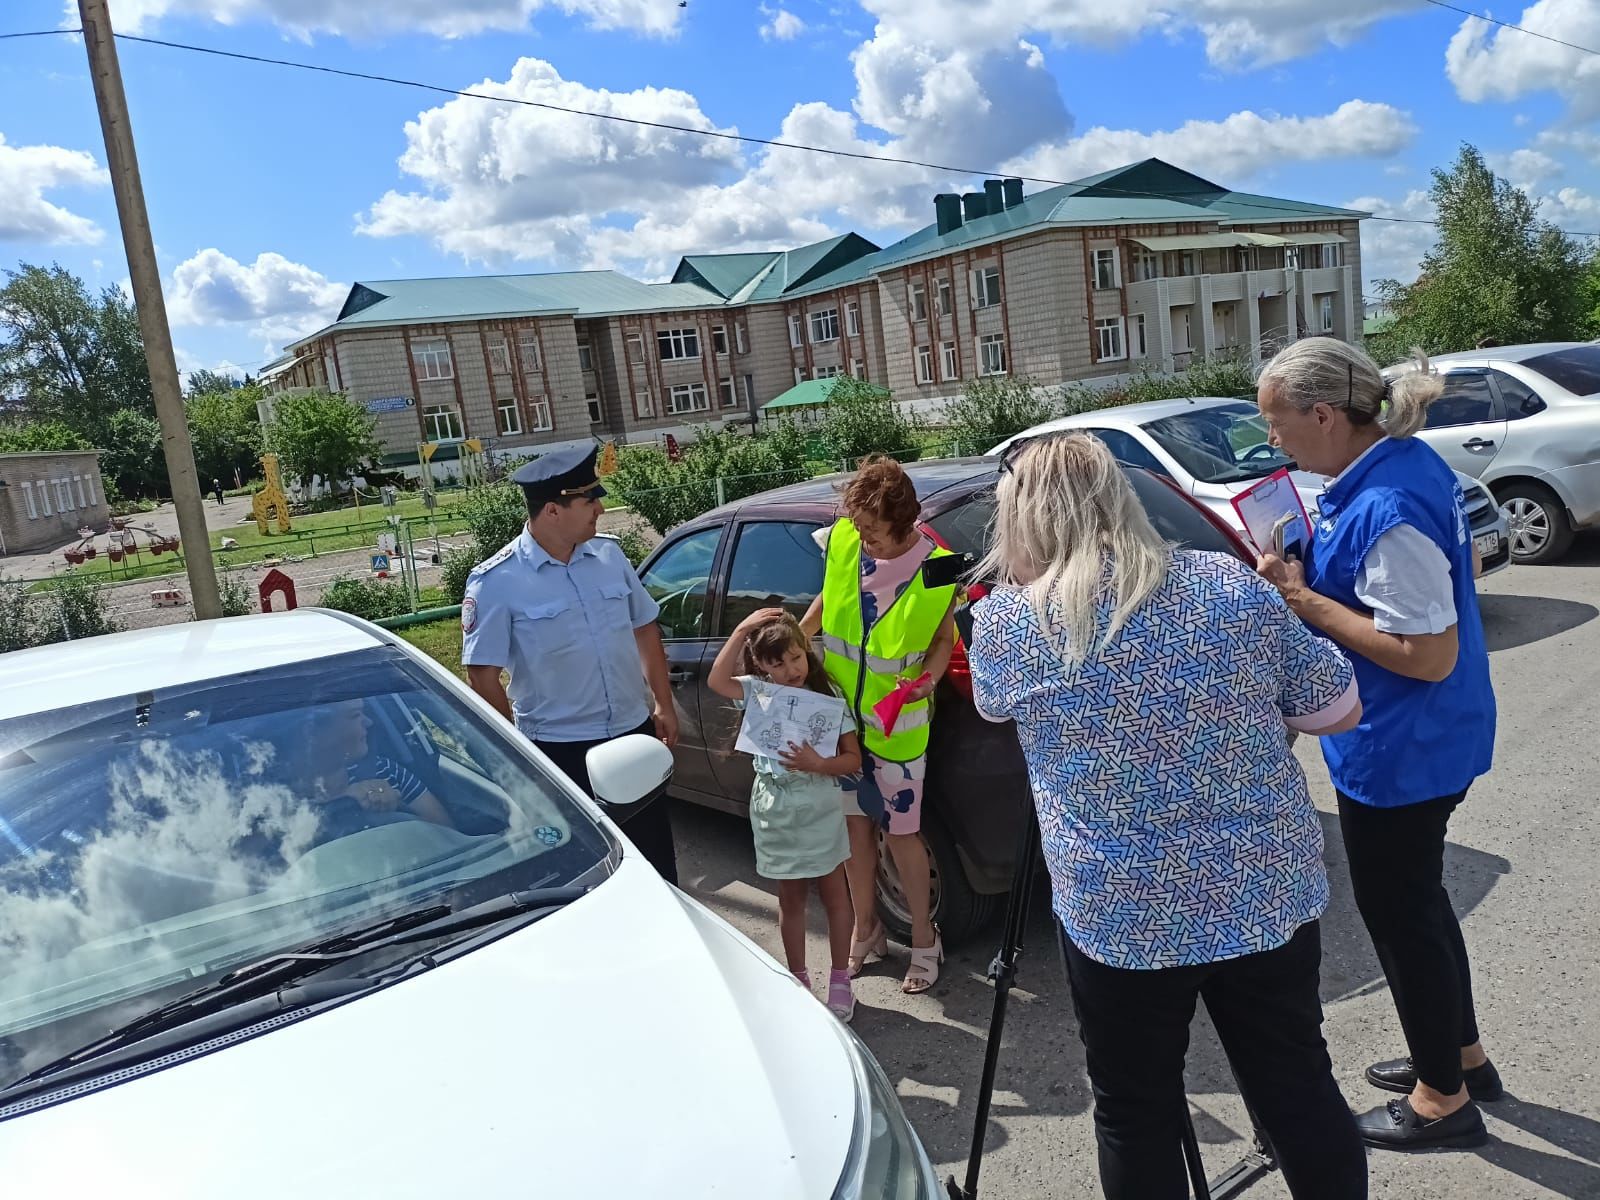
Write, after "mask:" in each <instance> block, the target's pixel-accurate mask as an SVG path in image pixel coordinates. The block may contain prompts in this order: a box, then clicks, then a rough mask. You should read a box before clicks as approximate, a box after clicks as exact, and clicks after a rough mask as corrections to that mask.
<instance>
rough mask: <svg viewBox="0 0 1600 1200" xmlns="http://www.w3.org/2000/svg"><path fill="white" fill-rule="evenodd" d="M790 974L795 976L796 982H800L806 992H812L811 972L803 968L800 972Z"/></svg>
mask: <svg viewBox="0 0 1600 1200" xmlns="http://www.w3.org/2000/svg"><path fill="white" fill-rule="evenodd" d="M789 974H791V975H793V976H794V977H795V980H796V982H798V983H799V984H800V986H801V987H803V988H805V990H806V991H808V992H809V991H810V990H811V972H810V971H808V970H806V968H804V967H801V968H800V969H799V970H798V971H790V972H789Z"/></svg>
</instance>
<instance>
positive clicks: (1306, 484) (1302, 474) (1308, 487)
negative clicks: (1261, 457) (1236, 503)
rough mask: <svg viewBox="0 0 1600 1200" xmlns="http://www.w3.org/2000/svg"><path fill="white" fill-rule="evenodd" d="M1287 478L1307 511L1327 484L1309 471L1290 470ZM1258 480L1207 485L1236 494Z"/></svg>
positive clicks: (1323, 477) (1311, 507)
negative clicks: (1291, 481)
mask: <svg viewBox="0 0 1600 1200" xmlns="http://www.w3.org/2000/svg"><path fill="white" fill-rule="evenodd" d="M1289 478H1290V479H1292V480H1294V487H1295V491H1297V492H1299V493H1300V499H1301V500H1302V501H1303V502H1304V503H1305V506H1306V511H1307V512H1309V511H1310V510H1311V509H1313V508H1315V507H1316V500H1317V497H1318V496H1320V495H1322V493H1323V490H1324V489H1326V488H1327V486H1328V480H1327V478H1326V477H1325V476H1322V475H1313V474H1312V473H1311V472H1310V471H1290V472H1289ZM1260 482H1261V480H1259V479H1246V480H1245V481H1244V482H1243V483H1218V484H1210V485H1208V486H1211V487H1215V488H1217V489H1218V490H1220V491H1221V492H1223V493H1224V494H1226V495H1229V496H1237V495H1238V494H1239V493H1240V492H1242V491H1245V490H1246V489H1247V488H1252V487H1254V486H1255V485H1256V484H1258V483H1260Z"/></svg>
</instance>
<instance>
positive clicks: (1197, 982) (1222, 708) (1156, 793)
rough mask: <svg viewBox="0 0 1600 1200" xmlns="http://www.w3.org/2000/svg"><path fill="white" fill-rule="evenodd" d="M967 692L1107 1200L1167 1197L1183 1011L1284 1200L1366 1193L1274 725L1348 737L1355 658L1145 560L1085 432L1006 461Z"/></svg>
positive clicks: (1316, 868) (1227, 590)
mask: <svg viewBox="0 0 1600 1200" xmlns="http://www.w3.org/2000/svg"><path fill="white" fill-rule="evenodd" d="M982 570H983V573H984V574H985V575H986V576H992V577H994V578H995V579H997V580H998V581H999V583H1000V586H998V587H997V588H996V589H995V590H994V591H993V592H992V593H991V594H990V595H989V597H988V598H987V599H985V600H983V601H982V602H981V603H980V604H979V605H978V607H977V608H976V610H975V612H974V630H973V644H972V647H971V649H970V651H969V655H970V658H971V661H972V678H973V684H974V690H975V697H976V700H977V704H978V707H979V709H980V711H982V712H983V713H984V715H985V716H988V717H989V718H990V719H992V720H1004V719H1010V720H1014V721H1015V722H1016V724H1017V733H1018V737H1019V740H1020V741H1021V744H1022V749H1023V753H1024V755H1025V756H1026V758H1027V762H1028V775H1029V779H1030V782H1031V783H1032V786H1033V793H1034V801H1035V807H1036V810H1037V813H1038V820H1039V827H1040V831H1041V834H1042V840H1043V845H1044V852H1045V860H1046V862H1047V864H1048V865H1049V868H1050V879H1051V884H1052V890H1053V892H1054V908H1055V913H1056V916H1057V917H1058V919H1059V920H1060V923H1061V928H1062V931H1063V933H1064V934H1065V938H1064V946H1065V951H1066V956H1067V966H1068V975H1069V978H1070V981H1071V987H1072V997H1073V1002H1074V1006H1075V1008H1076V1010H1077V1014H1078V1025H1079V1034H1080V1036H1081V1037H1082V1039H1083V1043H1084V1047H1085V1051H1086V1054H1087V1058H1088V1066H1089V1080H1090V1083H1091V1084H1092V1086H1093V1089H1094V1097H1095V1132H1096V1137H1097V1139H1098V1142H1099V1151H1100V1180H1101V1185H1102V1187H1103V1188H1104V1191H1105V1194H1106V1196H1107V1197H1108V1198H1110V1200H1176V1198H1178V1197H1184V1196H1187V1195H1188V1191H1187V1185H1186V1180H1185V1174H1184V1164H1183V1157H1182V1148H1181V1141H1180V1138H1181V1134H1182V1121H1183V1104H1184V1097H1183V1064H1184V1057H1185V1053H1186V1051H1187V1048H1188V1042H1189V1024H1190V1022H1191V1020H1192V1019H1193V1017H1194V1011H1195V1002H1196V1000H1197V999H1203V1000H1204V1001H1205V1004H1206V1011H1207V1012H1209V1013H1210V1015H1211V1019H1212V1022H1213V1023H1214V1024H1215V1026H1216V1029H1217V1033H1218V1036H1219V1037H1220V1038H1221V1040H1222V1046H1223V1049H1224V1050H1225V1051H1226V1052H1227V1055H1228V1060H1229V1061H1230V1062H1231V1063H1232V1064H1233V1070H1234V1074H1235V1076H1236V1077H1237V1078H1238V1081H1239V1085H1240V1089H1241V1090H1242V1092H1243V1093H1244V1096H1245V1099H1246V1100H1247V1101H1248V1102H1249V1103H1250V1105H1251V1107H1252V1108H1253V1109H1254V1110H1255V1112H1256V1113H1257V1115H1258V1116H1259V1118H1260V1120H1261V1123H1262V1126H1263V1127H1264V1129H1265V1130H1266V1132H1267V1133H1268V1134H1269V1135H1270V1136H1271V1138H1272V1142H1273V1144H1274V1146H1276V1148H1277V1152H1278V1156H1279V1160H1280V1162H1281V1165H1282V1167H1283V1173H1284V1178H1285V1180H1286V1181H1287V1183H1288V1185H1289V1190H1290V1192H1291V1193H1292V1194H1293V1195H1294V1196H1295V1197H1296V1198H1297V1200H1305V1198H1307V1197H1317V1198H1319V1200H1321V1198H1326V1200H1350V1198H1353V1197H1362V1196H1365V1195H1366V1194H1367V1191H1366V1178H1367V1177H1366V1161H1365V1156H1364V1154H1363V1151H1362V1149H1361V1143H1360V1141H1359V1139H1358V1138H1357V1136H1356V1130H1355V1124H1354V1119H1353V1118H1352V1116H1351V1114H1350V1110H1349V1108H1348V1107H1347V1106H1346V1104H1345V1101H1344V1099H1343V1097H1342V1096H1341V1095H1340V1093H1339V1087H1338V1085H1337V1084H1336V1083H1335V1082H1334V1079H1333V1069H1332V1064H1331V1063H1330V1062H1329V1059H1328V1052H1327V1048H1326V1046H1325V1044H1324V1042H1323V1040H1322V1033H1321V1023H1322V1005H1321V1001H1320V999H1319V997H1318V992H1317V984H1318V973H1319V969H1320V965H1321V955H1322V950H1321V942H1320V931H1319V925H1318V917H1319V916H1320V915H1321V913H1322V910H1323V908H1324V907H1325V906H1326V904H1327V901H1328V880H1327V875H1326V874H1325V872H1324V871H1323V866H1322V832H1321V826H1320V825H1319V824H1318V821H1317V815H1316V812H1315V810H1313V808H1312V806H1311V798H1310V795H1309V793H1308V792H1307V790H1306V781H1305V775H1304V773H1303V772H1302V771H1301V770H1300V766H1299V764H1298V763H1297V762H1296V760H1295V758H1294V756H1293V755H1292V754H1291V753H1290V751H1289V745H1288V742H1289V738H1288V729H1287V728H1286V726H1288V727H1289V728H1293V729H1298V730H1302V731H1304V732H1307V733H1311V734H1323V733H1328V732H1332V731H1336V730H1343V729H1348V728H1351V727H1352V726H1353V725H1354V724H1355V722H1356V721H1357V720H1358V719H1359V718H1360V712H1361V702H1360V698H1359V695H1358V694H1357V691H1356V687H1355V683H1354V679H1353V676H1352V674H1351V670H1350V665H1349V663H1348V662H1346V660H1345V658H1344V656H1343V655H1341V654H1340V653H1339V652H1338V650H1337V649H1336V648H1335V647H1333V646H1332V645H1330V644H1329V643H1327V642H1325V641H1323V640H1322V639H1320V638H1318V637H1316V636H1315V635H1314V634H1312V633H1311V632H1310V631H1309V630H1308V629H1307V628H1306V627H1305V626H1304V624H1302V623H1301V622H1300V621H1298V620H1296V619H1295V617H1294V616H1293V615H1292V614H1291V613H1290V612H1289V611H1288V609H1287V608H1286V607H1285V605H1284V603H1283V601H1282V600H1281V598H1280V597H1279V596H1278V594H1277V593H1276V592H1275V591H1274V590H1273V589H1272V588H1270V587H1268V586H1267V585H1266V584H1264V583H1263V582H1262V581H1261V580H1260V579H1259V578H1257V577H1256V576H1255V574H1254V573H1253V572H1252V571H1251V570H1250V569H1249V567H1247V566H1246V565H1244V564H1243V563H1240V562H1238V561H1236V560H1234V559H1232V558H1229V557H1226V556H1223V555H1217V554H1207V553H1201V552H1197V551H1187V550H1177V549H1174V548H1173V547H1171V546H1169V545H1167V544H1166V543H1164V542H1163V541H1162V540H1161V538H1160V536H1159V535H1158V534H1157V533H1156V531H1155V529H1154V528H1153V527H1152V526H1151V524H1150V521H1149V518H1148V517H1146V515H1145V513H1144V510H1143V508H1142V507H1141V506H1140V504H1139V501H1138V499H1137V498H1136V497H1135V495H1134V492H1133V489H1132V488H1131V486H1130V485H1129V484H1128V481H1127V479H1126V478H1125V477H1124V476H1123V474H1122V472H1121V470H1120V469H1119V468H1118V466H1117V464H1116V463H1115V462H1114V461H1113V460H1112V457H1111V454H1110V452H1109V451H1108V450H1107V449H1106V448H1105V446H1103V445H1102V444H1101V443H1100V442H1099V441H1098V440H1096V439H1094V438H1092V437H1090V436H1087V435H1085V434H1078V433H1074V434H1058V435H1054V436H1046V437H1041V438H1036V439H1032V440H1027V441H1023V442H1019V443H1014V444H1013V445H1012V447H1011V449H1010V450H1009V451H1008V452H1007V455H1006V458H1005V460H1003V462H1002V464H1001V475H1000V482H999V485H998V489H997V496H996V514H995V527H994V542H993V548H992V549H991V551H990V554H989V557H988V559H987V561H986V562H985V564H984V567H983V569H982Z"/></svg>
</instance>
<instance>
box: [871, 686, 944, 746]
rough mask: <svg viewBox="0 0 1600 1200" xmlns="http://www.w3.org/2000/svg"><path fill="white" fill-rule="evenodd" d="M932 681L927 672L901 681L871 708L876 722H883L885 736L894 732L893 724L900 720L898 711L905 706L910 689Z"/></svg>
mask: <svg viewBox="0 0 1600 1200" xmlns="http://www.w3.org/2000/svg"><path fill="white" fill-rule="evenodd" d="M932 679H933V676H932V675H931V674H930V673H929V672H927V671H924V672H923V673H922V674H921V675H918V676H917V677H916V678H915V679H902V680H900V682H899V683H897V684H895V685H894V691H892V692H890V693H889V694H888V695H887V696H885V697H884V698H883V699H882V700H879V701H878V702H877V703H876V704H874V705H873V706H872V711H873V712H874V713H875V714H877V717H878V720H879V721H881V722H883V732H884V733H885V734H890V733H893V732H894V723H895V722H896V721H898V720H899V719H900V710H901V709H902V708H904V707H905V706H906V697H907V696H908V695H910V694H911V689H912V688H917V687H921V686H922V685H923V684H925V683H928V682H930V681H932Z"/></svg>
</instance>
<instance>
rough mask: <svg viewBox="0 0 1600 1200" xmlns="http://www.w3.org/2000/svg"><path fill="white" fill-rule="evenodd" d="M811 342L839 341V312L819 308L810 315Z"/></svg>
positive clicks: (834, 309)
mask: <svg viewBox="0 0 1600 1200" xmlns="http://www.w3.org/2000/svg"><path fill="white" fill-rule="evenodd" d="M811 340H812V341H813V342H837V341H838V340H839V310H838V309H837V308H819V309H818V310H817V311H816V312H814V313H812V314H811Z"/></svg>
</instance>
